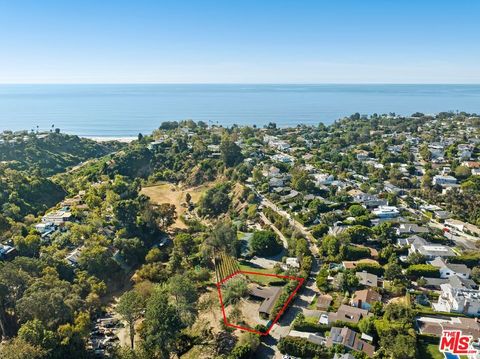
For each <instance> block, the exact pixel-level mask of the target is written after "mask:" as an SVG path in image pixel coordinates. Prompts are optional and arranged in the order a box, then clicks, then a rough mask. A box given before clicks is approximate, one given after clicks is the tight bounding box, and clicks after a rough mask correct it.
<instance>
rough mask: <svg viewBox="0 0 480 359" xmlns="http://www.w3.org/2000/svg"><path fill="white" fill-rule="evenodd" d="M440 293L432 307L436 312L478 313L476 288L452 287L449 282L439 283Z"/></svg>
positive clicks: (479, 306) (479, 300) (479, 293)
mask: <svg viewBox="0 0 480 359" xmlns="http://www.w3.org/2000/svg"><path fill="white" fill-rule="evenodd" d="M440 289H441V290H442V293H441V294H440V296H439V297H438V301H437V303H433V308H434V309H435V310H436V311H438V312H449V313H462V314H466V315H476V316H478V315H479V314H480V291H478V290H476V289H464V288H453V287H452V285H450V284H449V283H446V284H441V285H440Z"/></svg>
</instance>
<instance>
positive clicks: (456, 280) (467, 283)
mask: <svg viewBox="0 0 480 359" xmlns="http://www.w3.org/2000/svg"><path fill="white" fill-rule="evenodd" d="M423 279H425V281H426V284H425V285H424V287H425V288H430V289H434V290H441V287H440V286H441V285H442V284H445V283H449V284H450V285H451V286H452V288H458V289H478V285H477V283H475V282H474V281H473V280H471V279H465V278H461V277H458V276H456V275H454V276H451V277H448V278H429V277H426V278H423Z"/></svg>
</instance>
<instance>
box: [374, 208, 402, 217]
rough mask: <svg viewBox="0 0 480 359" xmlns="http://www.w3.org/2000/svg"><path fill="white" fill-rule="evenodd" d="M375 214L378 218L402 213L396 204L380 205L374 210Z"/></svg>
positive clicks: (396, 215)
mask: <svg viewBox="0 0 480 359" xmlns="http://www.w3.org/2000/svg"><path fill="white" fill-rule="evenodd" d="M373 214H374V215H375V216H377V217H378V218H395V217H398V216H399V215H400V211H399V210H398V208H397V207H395V206H380V207H378V208H377V209H374V210H373Z"/></svg>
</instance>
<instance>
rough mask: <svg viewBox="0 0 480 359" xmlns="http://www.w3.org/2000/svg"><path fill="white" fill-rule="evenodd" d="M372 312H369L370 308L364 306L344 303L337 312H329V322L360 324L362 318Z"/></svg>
mask: <svg viewBox="0 0 480 359" xmlns="http://www.w3.org/2000/svg"><path fill="white" fill-rule="evenodd" d="M370 315H371V314H369V313H368V310H366V309H362V308H355V307H352V306H350V305H346V304H342V305H340V307H339V308H338V310H337V312H336V313H328V323H327V324H331V323H335V322H338V321H340V322H346V323H353V324H358V322H359V321H360V319H362V318H365V317H367V316H370Z"/></svg>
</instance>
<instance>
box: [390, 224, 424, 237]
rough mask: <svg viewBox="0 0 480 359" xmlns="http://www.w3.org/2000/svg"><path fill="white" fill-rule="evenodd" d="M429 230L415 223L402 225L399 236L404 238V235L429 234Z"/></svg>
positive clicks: (398, 232) (399, 228) (398, 231)
mask: <svg viewBox="0 0 480 359" xmlns="http://www.w3.org/2000/svg"><path fill="white" fill-rule="evenodd" d="M428 232H429V229H428V228H427V227H423V226H419V225H418V224H415V223H402V224H400V226H399V227H398V228H397V235H398V236H402V235H404V234H413V233H415V234H418V233H428Z"/></svg>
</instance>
